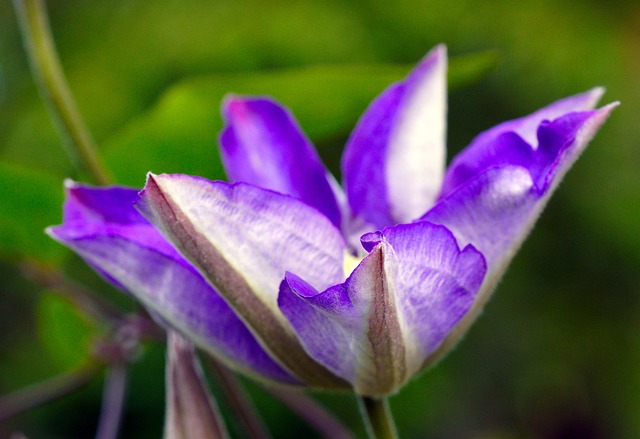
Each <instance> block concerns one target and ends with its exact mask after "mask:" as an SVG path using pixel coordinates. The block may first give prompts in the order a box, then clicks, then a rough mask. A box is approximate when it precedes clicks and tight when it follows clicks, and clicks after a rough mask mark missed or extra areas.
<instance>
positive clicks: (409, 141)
mask: <svg viewBox="0 0 640 439" xmlns="http://www.w3.org/2000/svg"><path fill="white" fill-rule="evenodd" d="M446 64H447V60H446V48H445V47H444V46H438V47H436V48H435V49H434V50H432V51H431V52H430V53H429V54H428V55H427V56H426V57H425V58H424V59H423V60H422V62H421V63H420V64H419V65H418V66H417V67H416V68H415V69H414V70H413V71H412V72H411V74H410V75H409V76H408V77H407V78H406V79H405V80H404V81H403V82H401V83H398V84H395V85H392V86H391V87H389V88H388V89H387V90H386V91H385V92H384V93H382V94H381V95H380V96H379V97H378V98H377V99H376V100H374V101H373V103H372V104H371V105H370V106H369V108H368V109H367V111H366V112H365V113H364V115H363V116H362V118H361V119H360V121H359V122H358V125H357V126H356V128H355V130H354V131H353V133H352V135H351V137H350V138H349V141H348V143H347V146H346V148H345V153H344V156H343V160H342V170H343V176H344V184H345V188H346V191H347V196H348V198H349V203H350V205H351V208H352V211H353V214H354V215H355V216H360V217H362V218H363V219H364V220H365V221H366V222H369V223H370V224H372V225H373V226H374V227H375V228H383V227H385V226H389V225H392V224H397V223H402V222H407V221H411V220H413V219H415V218H417V217H418V216H420V215H421V214H422V213H424V212H425V211H426V210H427V208H428V207H429V206H430V205H431V204H433V202H434V200H435V199H436V197H437V195H438V192H439V189H440V185H441V183H442V177H443V174H444V167H445V159H446V147H445V130H446Z"/></svg>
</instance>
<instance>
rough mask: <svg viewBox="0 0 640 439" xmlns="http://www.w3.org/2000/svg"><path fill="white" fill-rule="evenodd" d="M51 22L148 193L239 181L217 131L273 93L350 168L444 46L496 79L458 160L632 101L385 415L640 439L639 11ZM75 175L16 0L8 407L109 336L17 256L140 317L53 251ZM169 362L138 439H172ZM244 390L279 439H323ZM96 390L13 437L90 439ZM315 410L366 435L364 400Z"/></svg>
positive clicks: (72, 17) (332, 4)
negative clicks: (543, 122)
mask: <svg viewBox="0 0 640 439" xmlns="http://www.w3.org/2000/svg"><path fill="white" fill-rule="evenodd" d="M48 7H49V10H50V15H51V20H52V29H53V33H54V36H55V39H56V42H57V45H58V48H59V53H60V56H61V58H62V61H63V64H64V68H65V69H66V72H67V75H68V79H69V82H70V84H71V87H72V89H73V92H74V93H75V96H76V98H77V101H78V104H79V107H80V108H81V110H82V112H83V114H84V116H85V117H86V119H87V122H88V125H89V127H90V128H91V130H92V132H93V134H94V136H95V138H96V140H97V141H98V143H99V145H100V148H101V151H102V153H103V156H104V157H105V160H106V162H107V164H108V166H109V167H110V168H111V170H112V172H113V174H114V175H115V176H116V178H117V179H118V181H119V182H120V183H122V184H126V185H131V186H136V187H140V186H142V185H143V183H144V178H145V173H146V172H147V171H154V172H184V173H190V174H198V175H204V176H206V177H209V178H223V176H224V175H223V173H222V171H221V167H220V163H219V158H218V155H217V152H216V135H217V132H218V131H219V129H220V127H221V121H220V117H219V105H220V100H221V98H222V96H224V94H225V93H228V92H236V93H252V94H272V95H274V96H276V97H277V98H278V99H280V100H281V101H283V102H284V103H285V104H287V105H289V106H290V107H291V108H292V109H293V111H294V112H295V113H296V115H297V117H298V118H299V120H300V122H301V124H302V125H303V127H304V128H305V129H306V130H307V132H308V133H309V135H310V137H311V138H312V139H313V140H314V142H315V143H316V144H317V146H318V148H319V150H320V153H321V155H322V156H323V158H324V159H325V161H326V162H327V163H328V164H329V166H330V168H331V169H332V170H333V171H334V172H336V173H337V172H338V167H339V165H338V164H339V157H340V154H341V151H342V145H343V144H344V141H345V139H346V137H347V136H348V133H349V130H350V129H351V127H352V126H353V125H354V123H355V122H356V120H357V117H358V115H359V114H360V113H361V112H362V110H363V109H364V108H365V107H366V105H367V103H368V102H369V101H370V100H371V99H372V98H373V97H374V96H375V95H376V94H377V93H379V92H380V91H381V90H382V89H383V88H384V87H385V86H386V85H387V84H388V83H390V82H391V81H394V80H397V79H400V78H401V77H402V75H403V74H404V73H405V72H406V71H407V70H408V69H409V67H410V65H411V64H413V63H415V62H416V61H418V60H419V59H420V58H421V57H422V56H423V55H424V54H425V53H426V52H427V51H428V50H429V49H430V48H431V47H432V46H434V45H435V44H437V43H440V42H444V43H446V44H447V45H448V48H449V54H450V56H451V58H452V60H453V61H452V63H454V66H455V63H456V62H457V63H458V66H457V67H456V68H455V69H454V68H453V67H452V75H453V74H454V73H461V72H462V71H463V70H464V68H465V66H466V67H468V68H470V69H471V71H474V72H476V73H478V72H479V71H482V72H484V73H483V74H482V75H480V76H482V78H480V77H479V76H478V75H475V76H473V75H471V76H473V81H466V82H465V81H464V80H461V81H458V82H457V84H458V86H456V87H455V89H454V90H452V92H451V94H450V98H449V133H448V136H449V151H450V152H449V157H451V155H452V154H454V153H455V152H456V151H457V150H459V149H461V148H462V147H464V146H465V145H466V144H467V143H468V142H469V141H470V140H471V139H472V138H473V136H474V135H475V134H477V133H478V132H480V131H481V130H483V129H487V128H489V127H491V126H492V125H494V124H496V123H498V122H500V121H503V120H506V119H509V118H514V117H518V116H522V115H525V114H528V113H529V112H532V111H534V110H536V109H537V108H539V107H541V106H543V105H545V104H547V103H550V102H552V101H553V100H556V99H559V98H561V97H564V96H568V95H571V94H574V93H577V92H581V91H584V90H587V89H589V88H591V87H593V86H597V85H602V86H605V87H607V93H606V95H605V97H604V99H603V103H607V102H611V101H616V100H619V101H621V102H622V105H621V107H619V108H618V109H617V110H616V111H615V112H614V114H613V116H612V117H611V119H610V120H609V121H608V122H607V123H606V125H605V126H604V127H603V128H602V130H601V132H600V133H599V134H598V135H597V137H596V138H595V140H594V141H593V142H592V143H591V145H590V146H589V148H588V149H587V151H586V152H585V154H584V155H583V157H582V158H581V159H580V160H579V161H578V162H577V163H576V165H575V166H574V169H572V170H571V172H570V173H569V174H568V176H567V177H566V179H565V181H564V183H563V184H562V185H561V187H560V189H559V190H558V191H557V193H556V195H555V196H554V198H553V199H552V201H551V203H550V205H549V206H548V208H547V209H546V211H545V212H544V214H543V216H542V218H541V220H540V221H539V223H538V224H537V227H536V228H535V230H534V231H533V233H532V234H531V236H530V238H529V239H528V240H527V242H526V243H525V245H524V246H523V248H522V250H521V251H520V253H519V254H518V256H517V257H516V259H515V260H514V262H513V264H512V265H511V268H510V269H509V271H508V273H507V275H506V277H505V278H504V280H503V281H502V283H501V284H500V285H499V287H498V289H497V291H496V293H495V295H494V297H493V298H492V300H491V301H490V302H489V304H488V306H487V307H486V309H485V312H484V313H483V315H482V316H481V317H480V319H479V320H478V321H477V323H476V324H475V325H474V326H473V327H472V329H471V331H470V332H469V334H468V335H467V336H466V338H465V339H464V340H463V341H462V343H461V344H460V345H459V346H458V347H457V349H455V350H454V351H453V352H451V353H450V354H449V355H448V357H447V358H446V359H445V360H444V361H442V362H441V363H440V364H438V365H437V366H436V367H435V368H433V369H432V370H430V371H428V372H427V373H424V374H422V375H421V376H419V377H418V378H417V379H415V380H414V381H413V382H411V383H410V384H409V385H408V386H407V387H406V388H405V389H404V390H403V391H402V392H401V393H400V394H399V395H397V396H394V397H393V398H392V399H391V408H392V410H393V412H394V414H395V416H396V419H397V423H398V428H399V431H400V434H401V436H402V437H403V438H425V437H430V438H478V439H479V438H483V439H486V438H587V439H588V438H617V437H620V438H635V437H640V219H639V218H640V172H639V171H638V169H639V165H640V3H639V2H637V1H635V0H626V1H625V0H611V1H607V2H600V1H596V0H585V1H582V2H575V1H571V0H520V1H518V2H514V1H510V0H494V1H491V2H488V1H471V0H450V1H447V2H435V1H423V2H418V1H388V0H383V1H380V0H360V1H356V0H353V1H344V0H330V1H322V2H320V1H311V0H299V1H265V0H214V1H204V0H200V1H198V0H186V1H176V0H168V1H150V0H100V1H99V0H91V1H86V0H84V1H80V0H55V1H53V0H52V1H49V2H48ZM487 50H489V51H491V52H486V51H487ZM478 54H480V55H478ZM465 56H466V57H465ZM469 57H471V58H469ZM470 59H471V62H465V60H466V61H469V60H470ZM456 60H457V61H456ZM474 60H475V61H474ZM474 63H475V64H474ZM478 63H480V64H478ZM479 65H480V67H478V66H479ZM464 76H465V75H464V74H462V73H461V77H462V78H464ZM454 79H455V78H454ZM458 79H460V78H458ZM66 177H72V178H76V179H84V178H85V176H82V175H78V174H77V173H76V172H75V171H74V170H73V168H72V167H71V165H70V163H69V161H68V159H67V157H66V155H65V154H64V150H63V147H62V142H61V141H60V139H59V136H58V134H57V132H56V130H55V127H54V125H53V124H52V123H51V121H50V119H49V116H48V114H47V113H46V110H45V107H44V105H43V103H42V101H41V100H40V98H39V96H38V93H37V89H36V87H35V84H34V82H33V80H32V78H31V76H30V73H29V69H28V66H27V61H26V57H25V55H24V52H23V50H22V46H21V42H20V38H19V33H18V30H17V25H16V20H15V16H14V13H13V9H12V5H11V2H9V1H3V2H1V3H0V394H5V393H8V392H11V391H15V390H17V389H20V388H22V387H24V386H26V385H27V384H29V383H34V382H38V381H40V380H43V379H45V378H47V377H51V376H53V375H55V374H58V373H61V372H63V371H65V370H69V369H71V368H74V367H77V366H78V365H80V364H82V362H83V361H84V358H86V355H87V352H88V350H89V346H90V343H91V340H93V339H94V338H95V337H96V333H98V334H99V332H100V328H95V327H94V326H92V325H91V324H90V322H88V321H87V320H86V319H83V318H82V317H81V316H80V315H78V313H77V312H76V311H74V309H72V308H70V307H69V305H68V304H67V303H66V302H64V301H63V300H61V299H59V298H58V297H57V296H56V295H55V294H53V293H52V292H50V291H46V290H43V288H41V287H40V286H38V285H36V284H34V283H33V282H31V281H29V280H27V279H25V278H24V276H22V275H21V271H20V270H19V264H20V261H23V260H24V259H25V258H31V259H35V260H38V261H42V262H44V263H46V264H48V265H49V266H50V267H53V268H54V269H60V270H64V271H65V272H66V273H68V274H69V275H70V276H72V277H73V278H74V279H77V280H79V281H81V282H83V283H85V284H86V285H88V286H90V287H91V288H93V289H95V290H97V291H100V292H101V294H103V295H104V296H105V297H107V298H108V300H110V301H113V302H114V303H117V304H118V305H119V306H122V307H124V308H127V309H133V307H134V304H133V303H132V302H131V301H130V300H129V299H128V298H127V297H125V296H124V295H122V294H121V293H119V292H116V291H114V290H113V289H111V288H110V287H109V286H107V285H105V284H104V283H103V282H102V281H101V280H100V279H99V278H98V277H97V276H96V275H94V274H93V273H92V272H91V271H90V270H89V269H87V267H86V266H85V265H84V264H83V263H82V262H81V261H80V260H78V259H77V258H76V257H74V256H73V255H71V254H70V253H69V252H68V251H66V250H65V249H63V248H62V247H61V246H59V245H57V244H55V243H53V242H50V240H49V239H48V238H47V237H45V236H44V235H43V232H42V230H43V228H44V227H45V226H47V225H50V224H56V223H58V222H59V221H60V215H61V209H60V204H61V201H62V181H63V179H64V178H66ZM163 358H164V348H163V346H162V345H160V344H149V345H147V346H145V348H144V350H143V353H142V355H141V356H140V358H139V360H138V361H137V362H136V363H135V364H134V365H133V367H132V375H131V379H130V387H129V393H128V397H127V408H126V415H125V421H124V427H123V431H122V437H123V438H146V437H149V438H155V437H159V436H160V435H161V431H162V422H161V420H162V418H163V413H164V408H163V407H164V405H163V404H164V402H163V398H164V390H163V373H164V372H163V368H164V364H163ZM246 384H247V386H248V387H249V389H250V390H251V392H252V397H253V399H254V401H255V402H256V404H257V406H258V407H259V409H260V410H261V412H262V414H263V417H264V419H265V421H266V423H267V424H268V426H269V428H270V430H271V432H272V434H273V436H274V437H276V438H300V437H310V438H312V437H315V436H314V435H315V433H314V432H313V430H310V429H309V428H308V427H306V426H305V424H304V423H303V422H301V421H300V420H299V419H298V418H297V417H296V416H294V415H293V414H292V413H291V412H290V411H288V409H287V408H286V407H285V406H284V405H282V404H281V403H280V402H278V401H277V400H275V399H273V398H272V397H271V396H269V394H268V393H267V392H265V391H264V390H263V389H262V388H261V387H259V386H257V385H254V384H253V383H250V382H247V383H246ZM100 394H101V382H100V380H99V379H98V380H95V382H93V383H92V384H91V385H89V386H88V387H87V388H85V389H83V390H82V391H80V392H77V393H76V394H74V395H72V396H69V397H66V398H64V399H61V400H59V401H57V402H54V403H51V404H49V405H47V406H45V407H43V408H40V409H37V410H34V411H32V412H30V413H28V414H25V415H21V416H19V417H17V418H15V419H13V420H12V421H10V422H9V423H7V424H6V425H3V426H0V436H3V435H8V434H9V432H11V431H22V432H24V433H25V434H26V435H27V436H28V437H30V438H80V437H91V436H92V435H93V434H94V429H95V425H96V422H97V417H98V413H99V409H100ZM317 397H318V398H319V400H321V401H322V402H323V403H324V404H327V406H328V407H330V408H331V409H332V410H333V411H334V412H335V413H336V414H337V415H338V416H339V417H340V418H341V419H343V420H344V422H345V423H347V424H348V425H350V426H352V427H353V428H354V429H355V430H356V431H357V432H360V433H361V432H362V430H361V426H360V421H359V419H358V416H357V407H356V404H355V402H354V400H353V399H352V398H350V397H348V396H344V395H324V394H319V395H317ZM3 437H4V436H3Z"/></svg>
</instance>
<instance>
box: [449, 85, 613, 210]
mask: <svg viewBox="0 0 640 439" xmlns="http://www.w3.org/2000/svg"><path fill="white" fill-rule="evenodd" d="M603 92H604V90H603V89H602V88H594V89H593V90H590V91H588V92H586V93H582V94H579V95H576V96H571V97H569V98H565V99H562V100H559V101H557V102H554V103H553V104H551V105H549V106H547V107H545V108H542V109H541V110H538V111H536V112H535V113H532V114H530V115H529V116H526V117H523V118H520V119H515V120H511V121H508V122H503V123H501V124H499V125H497V126H495V127H493V128H491V129H489V130H487V131H485V132H483V133H481V134H479V135H478V136H477V137H476V138H475V139H474V140H473V141H472V142H471V144H469V146H467V147H466V148H465V149H464V150H463V151H462V152H460V154H458V155H457V156H456V157H455V158H454V159H453V160H452V162H451V165H450V166H449V169H448V170H447V174H446V176H445V181H444V183H443V186H442V192H441V195H440V196H441V197H444V196H446V195H447V194H448V193H450V192H451V191H452V190H454V189H455V188H456V187H458V186H460V185H461V184H462V183H464V182H465V181H467V180H468V179H470V178H471V177H473V176H474V175H477V174H478V173H480V172H482V171H483V170H485V169H487V168H488V167H490V166H496V165H503V164H511V165H520V166H524V167H526V168H529V167H530V166H532V164H533V162H534V161H536V159H534V153H533V151H536V150H537V149H538V148H540V147H541V146H542V143H541V144H540V146H538V142H539V141H541V140H542V139H540V140H539V139H538V136H539V135H540V133H539V128H540V127H541V126H542V125H544V124H548V123H550V121H554V120H556V119H558V118H562V117H565V118H566V117H568V116H569V115H570V114H572V113H579V114H581V115H582V117H583V118H584V119H586V118H588V117H589V113H588V111H587V110H591V109H592V108H594V106H595V105H596V104H597V102H598V100H599V99H600V97H601V96H602V94H603ZM578 117H579V116H578ZM573 125H574V127H575V126H579V123H575V122H574V124H573ZM568 128H569V130H570V129H571V128H570V127H568ZM573 134H574V135H575V133H573ZM565 137H567V138H569V137H570V133H567V134H566V135H565ZM560 138H561V137H560V136H557V137H556V139H560ZM556 144H557V146H556V149H558V148H559V147H561V146H562V145H561V144H558V143H557V142H556Z"/></svg>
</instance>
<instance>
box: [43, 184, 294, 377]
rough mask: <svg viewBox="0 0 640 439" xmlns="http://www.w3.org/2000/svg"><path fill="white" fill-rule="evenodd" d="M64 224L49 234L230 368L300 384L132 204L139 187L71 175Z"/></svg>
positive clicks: (164, 322) (50, 229) (164, 321)
mask: <svg viewBox="0 0 640 439" xmlns="http://www.w3.org/2000/svg"><path fill="white" fill-rule="evenodd" d="M66 187H67V200H66V201H65V206H64V223H63V224H62V225H61V226H57V227H51V228H49V229H48V230H47V233H49V235H50V236H51V237H53V238H54V239H56V240H58V241H60V242H61V243H63V244H65V245H66V246H68V247H69V248H71V249H72V250H74V251H75V252H76V253H78V254H79V255H80V256H81V257H82V258H84V259H85V260H86V261H87V262H88V263H89V264H91V265H92V266H93V267H95V268H96V269H97V270H98V271H99V272H100V273H101V274H103V275H104V276H106V277H107V278H108V279H109V280H110V281H112V282H114V283H115V284H116V285H117V286H119V287H121V288H123V289H125V290H126V291H127V292H129V293H130V294H132V295H133V296H135V297H136V298H137V299H138V300H139V301H140V302H141V303H142V304H143V305H145V306H146V307H147V308H148V309H149V310H150V311H151V312H152V314H153V315H157V316H159V317H160V318H161V319H162V321H161V322H160V323H162V324H165V325H166V324H168V325H170V326H171V327H172V328H174V329H176V330H178V331H180V332H181V333H182V334H185V335H186V336H188V337H189V338H190V339H191V340H193V341H194V342H195V343H197V344H198V346H200V347H202V348H203V349H205V350H207V351H208V352H210V353H212V354H213V355H215V356H216V357H218V358H219V359H221V360H222V361H224V362H225V363H226V364H227V365H228V366H230V367H232V368H234V369H236V370H241V371H243V372H244V373H247V374H249V375H252V376H254V377H257V378H263V379H264V378H266V379H268V380H272V381H279V382H287V383H295V382H297V380H296V379H294V378H293V377H292V376H291V375H290V374H289V373H287V372H285V370H284V369H282V368H281V367H280V366H279V365H278V364H277V363H275V362H274V361H273V360H272V359H271V357H270V356H269V355H268V354H267V353H266V352H265V351H264V350H263V349H262V348H261V347H260V345H259V344H258V342H257V341H256V340H255V338H254V336H253V335H252V334H251V332H250V331H249V330H248V329H247V328H246V327H245V325H244V324H243V323H242V321H241V320H240V319H239V318H238V317H237V316H236V315H235V313H234V312H233V310H232V309H231V308H230V307H229V306H228V305H227V304H226V302H225V301H224V300H223V299H222V298H221V297H220V296H219V295H218V294H217V293H216V292H215V291H214V289H213V288H211V286H209V284H207V282H206V281H205V280H204V278H203V277H202V276H201V275H200V274H199V273H198V272H197V271H196V270H195V269H194V268H193V267H192V266H191V264H189V263H188V262H187V261H186V260H185V259H184V258H182V256H180V254H179V253H178V252H177V251H176V250H175V249H174V248H173V246H172V245H171V244H170V243H169V242H168V241H167V240H166V239H164V237H162V235H160V233H159V232H158V231H157V230H156V229H155V228H154V227H153V226H152V225H151V224H150V223H149V222H148V221H147V220H146V219H145V218H144V217H143V216H142V215H140V213H138V211H137V210H135V208H134V207H133V202H134V201H135V200H136V199H137V197H138V195H137V191H136V190H134V189H129V188H119V187H112V188H92V187H88V186H84V185H80V184H77V183H73V182H71V181H68V182H67V183H66Z"/></svg>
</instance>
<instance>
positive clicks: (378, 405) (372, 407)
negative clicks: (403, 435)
mask: <svg viewBox="0 0 640 439" xmlns="http://www.w3.org/2000/svg"><path fill="white" fill-rule="evenodd" d="M358 401H359V402H360V408H361V410H362V416H363V418H364V421H365V426H366V428H367V432H368V433H369V436H370V437H371V439H398V432H397V431H396V426H395V423H394V422H393V417H392V416H391V410H389V402H388V401H387V399H386V398H370V397H368V396H360V397H359V398H358Z"/></svg>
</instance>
